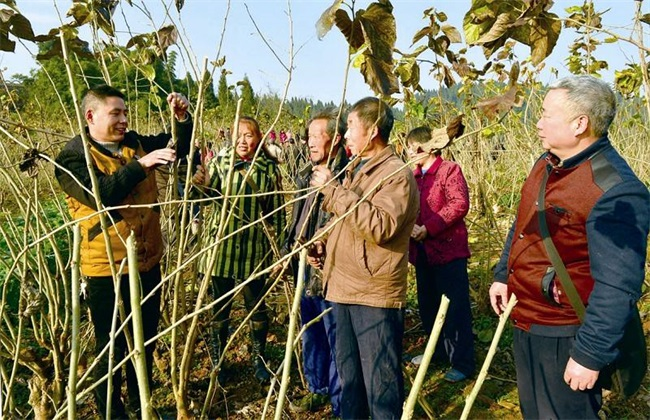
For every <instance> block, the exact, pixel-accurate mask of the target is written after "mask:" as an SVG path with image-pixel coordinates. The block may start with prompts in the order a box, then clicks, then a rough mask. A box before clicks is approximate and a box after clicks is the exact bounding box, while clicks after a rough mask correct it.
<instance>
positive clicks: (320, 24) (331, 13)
mask: <svg viewBox="0 0 650 420" xmlns="http://www.w3.org/2000/svg"><path fill="white" fill-rule="evenodd" d="M342 3H343V0H334V3H333V4H332V5H331V6H330V7H328V8H327V9H326V10H325V11H324V12H323V14H322V15H321V16H320V18H319V19H318V21H316V34H317V35H318V39H323V38H324V37H325V35H327V33H328V32H329V31H330V30H331V29H332V26H334V21H335V20H336V12H337V11H338V10H339V9H340V8H341V4H342ZM346 15H347V14H346Z"/></svg>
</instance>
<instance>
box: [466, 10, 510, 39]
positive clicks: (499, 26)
mask: <svg viewBox="0 0 650 420" xmlns="http://www.w3.org/2000/svg"><path fill="white" fill-rule="evenodd" d="M514 21H515V18H514V17H513V16H512V15H511V14H509V13H501V14H500V15H499V16H497V20H496V22H494V24H493V25H492V27H491V28H490V30H489V31H488V32H487V33H486V34H484V35H483V36H481V37H480V38H479V39H477V40H476V41H475V42H474V44H479V45H480V44H485V43H488V42H492V41H496V40H497V39H499V38H501V37H502V36H503V35H504V34H505V33H506V32H507V31H508V29H510V27H511V26H512V24H513V23H514Z"/></svg>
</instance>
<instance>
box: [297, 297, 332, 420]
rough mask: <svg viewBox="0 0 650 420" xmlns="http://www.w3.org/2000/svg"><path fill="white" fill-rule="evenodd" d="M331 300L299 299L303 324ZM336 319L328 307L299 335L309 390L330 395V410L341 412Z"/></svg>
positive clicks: (313, 317)
mask: <svg viewBox="0 0 650 420" xmlns="http://www.w3.org/2000/svg"><path fill="white" fill-rule="evenodd" d="M330 307H332V304H331V303H329V302H328V301H326V300H325V299H323V298H322V297H320V296H305V295H304V294H303V296H302V299H301V300H300V315H301V318H302V325H305V324H308V323H309V322H311V321H312V320H313V319H315V318H316V317H317V316H318V315H320V314H321V313H322V312H323V311H325V310H326V309H328V308H330ZM335 349H336V322H335V320H334V314H333V313H332V312H331V311H330V312H329V313H327V314H325V315H324V316H323V317H322V318H321V320H320V321H319V322H317V323H315V324H312V325H311V326H310V327H309V328H307V330H305V332H304V333H303V335H302V360H303V370H304V373H305V379H307V385H308V386H309V391H311V392H313V393H315V394H323V395H328V394H329V396H330V401H331V402H332V414H333V415H334V416H335V417H338V416H339V415H340V405H341V384H340V382H339V375H338V372H337V370H336V353H335V351H336V350H335Z"/></svg>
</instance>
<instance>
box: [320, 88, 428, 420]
mask: <svg viewBox="0 0 650 420" xmlns="http://www.w3.org/2000/svg"><path fill="white" fill-rule="evenodd" d="M393 121H394V119H393V114H392V112H391V110H390V108H389V107H388V106H387V105H386V104H385V103H384V102H382V101H381V100H379V99H377V98H372V97H368V98H364V99H361V100H360V101H358V102H357V103H355V104H354V105H353V106H352V109H351V111H350V114H349V115H348V118H347V123H348V130H347V132H346V133H345V139H346V140H347V145H348V146H349V148H350V151H351V152H352V154H353V155H354V156H355V157H354V158H353V159H352V165H351V167H350V168H349V169H347V171H346V174H345V178H344V179H343V181H342V182H341V183H339V182H338V180H336V179H333V176H332V172H331V171H330V170H329V169H328V168H327V167H325V166H317V167H315V168H314V172H313V174H312V179H311V185H312V186H313V187H320V188H321V190H320V191H321V193H322V194H323V210H324V211H327V212H330V213H332V214H333V215H332V218H331V220H330V222H329V223H328V225H326V226H325V227H324V228H323V229H321V230H320V231H319V232H317V233H316V234H315V235H314V237H319V236H321V235H322V234H324V236H321V238H322V239H321V241H317V242H315V243H314V247H313V252H312V255H311V256H310V258H309V262H310V264H311V265H313V266H315V267H317V268H321V267H323V266H324V268H323V289H324V294H325V299H326V300H328V301H330V302H332V308H333V313H334V319H335V320H336V325H337V327H336V367H337V370H338V372H339V377H340V379H341V390H342V392H341V416H342V417H343V418H344V419H348V418H351V419H356V418H368V417H371V418H373V419H390V418H399V417H400V416H401V413H402V403H403V399H404V382H403V377H402V366H401V363H402V337H403V335H404V308H405V306H406V286H407V281H406V275H407V272H408V255H407V254H408V246H409V238H410V234H411V231H412V229H413V225H414V223H415V219H416V216H417V214H418V210H419V207H420V201H419V195H418V188H417V184H416V183H415V178H414V177H413V173H412V172H411V170H410V169H409V168H408V166H406V165H405V164H404V162H402V161H401V159H400V158H399V157H397V156H396V155H395V153H394V152H393V148H392V147H391V146H389V145H388V138H389V136H390V132H391V129H392V127H393ZM330 229H331V230H330ZM325 247H326V248H325ZM323 264H324V265H323Z"/></svg>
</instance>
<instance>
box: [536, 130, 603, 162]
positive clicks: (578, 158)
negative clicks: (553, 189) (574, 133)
mask: <svg viewBox="0 0 650 420" xmlns="http://www.w3.org/2000/svg"><path fill="white" fill-rule="evenodd" d="M611 146H612V144H611V142H610V141H609V138H608V137H607V136H606V135H605V136H603V137H601V138H599V139H598V140H596V141H595V142H594V143H593V144H591V145H590V146H589V147H587V148H586V149H585V150H583V151H582V152H580V153H578V154H577V155H574V156H571V157H570V158H567V159H565V160H560V158H558V157H557V156H555V155H554V154H552V153H551V152H547V153H546V160H547V161H548V162H549V163H550V164H552V165H553V166H555V167H557V168H562V169H570V168H574V167H576V166H578V165H580V164H581V163H583V162H585V161H587V160H589V159H592V158H593V157H594V156H596V155H597V154H598V153H600V152H602V151H603V150H605V149H606V148H608V147H611Z"/></svg>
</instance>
